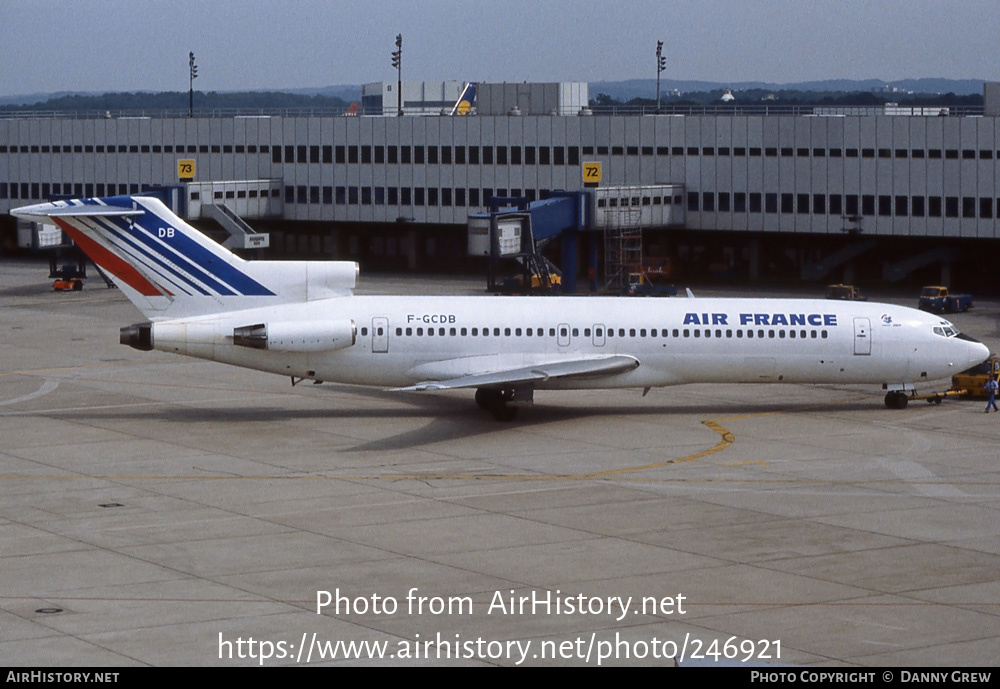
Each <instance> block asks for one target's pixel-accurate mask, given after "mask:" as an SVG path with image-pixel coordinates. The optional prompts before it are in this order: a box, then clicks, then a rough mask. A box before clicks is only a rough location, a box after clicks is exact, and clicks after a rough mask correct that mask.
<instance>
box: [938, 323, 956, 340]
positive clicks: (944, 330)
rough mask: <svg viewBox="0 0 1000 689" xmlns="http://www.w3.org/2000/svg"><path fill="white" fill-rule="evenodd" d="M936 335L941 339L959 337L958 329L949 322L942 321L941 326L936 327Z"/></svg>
mask: <svg viewBox="0 0 1000 689" xmlns="http://www.w3.org/2000/svg"><path fill="white" fill-rule="evenodd" d="M934 334H935V335H940V336H941V337H955V336H956V335H958V329H957V328H956V327H955V326H953V325H952V324H951V323H949V322H948V321H941V325H935V326H934Z"/></svg>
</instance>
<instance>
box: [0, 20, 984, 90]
mask: <svg viewBox="0 0 1000 689" xmlns="http://www.w3.org/2000/svg"><path fill="white" fill-rule="evenodd" d="M998 9H1000V7H998V5H997V3H996V0H964V1H960V0H934V1H931V0H905V1H904V0H837V1H836V2H833V1H831V0H698V1H697V2H695V1H684V0H676V1H675V2H663V1H662V0H659V1H651V0H613V1H611V0H599V1H598V0H549V1H547V2H546V1H542V0H532V1H525V0H517V1H509V2H508V1H505V0H487V1H483V0H467V1H464V2H463V1H459V0H435V1H434V2H420V1H416V0H411V1H405V0H351V1H340V0H336V1H334V0H326V1H323V0H239V1H233V2H222V1H215V2H207V1H206V2H198V1H195V0H74V1H73V2H67V1H66V0H0V31H2V35H3V38H2V40H0V95H13V94H27V93H37V92H51V91H65V90H79V91H136V90H157V91H160V90H163V91H186V90H187V88H188V52H189V51H194V53H195V56H196V60H197V64H198V70H199V78H198V79H197V80H196V81H195V87H196V88H197V89H198V90H202V91H230V90H241V89H263V88H272V89H286V88H287V89H291V88H303V87H315V86H329V85H335V84H361V83H366V82H371V81H383V80H385V81H388V80H394V79H395V70H394V69H393V68H392V66H391V64H390V57H389V53H390V52H391V51H392V50H394V49H395V48H394V46H393V41H394V39H395V37H396V34H397V33H402V34H403V78H404V79H407V80H415V81H418V80H427V81H441V80H446V79H457V80H469V81H588V82H593V81H602V80H619V79H632V78H653V77H655V76H656V71H655V70H656V58H655V49H656V41H657V40H663V41H664V42H665V44H666V46H665V55H666V56H667V70H666V72H664V75H663V76H664V77H665V78H672V79H682V80H689V79H697V80H708V81H720V82H730V83H735V82H740V81H769V82H777V83H788V82H793V81H805V80H816V79H835V78H849V79H867V78H877V79H884V80H893V79H901V78H911V77H948V78H956V79H998V78H1000V59H998V54H997V43H998V40H1000V11H998Z"/></svg>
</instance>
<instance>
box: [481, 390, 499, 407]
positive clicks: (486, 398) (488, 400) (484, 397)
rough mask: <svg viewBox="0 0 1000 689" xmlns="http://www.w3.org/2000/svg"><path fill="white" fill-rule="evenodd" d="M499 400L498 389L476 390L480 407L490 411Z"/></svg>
mask: <svg viewBox="0 0 1000 689" xmlns="http://www.w3.org/2000/svg"><path fill="white" fill-rule="evenodd" d="M499 401H500V393H498V392H497V391H496V390H490V389H489V388H478V389H477V390H476V404H478V405H479V408H480V409H485V410H487V411H489V410H490V408H491V407H492V406H493V405H494V404H496V403H497V402H499Z"/></svg>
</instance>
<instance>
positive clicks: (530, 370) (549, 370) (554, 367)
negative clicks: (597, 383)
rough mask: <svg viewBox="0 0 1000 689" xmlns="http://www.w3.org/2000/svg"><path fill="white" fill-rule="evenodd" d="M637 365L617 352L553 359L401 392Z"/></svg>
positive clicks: (540, 379)
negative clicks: (587, 356) (596, 355)
mask: <svg viewBox="0 0 1000 689" xmlns="http://www.w3.org/2000/svg"><path fill="white" fill-rule="evenodd" d="M638 366H639V360H638V359H636V358H635V357H632V356H625V355H617V356H608V357H601V358H597V359H572V360H570V361H555V362H551V363H547V364H539V365H537V366H525V367H522V368H514V369H508V370H506V371H493V372H491V373H480V374H473V375H468V376H461V377H459V378H452V379H450V380H429V381H424V382H422V383H417V384H416V385H411V386H409V387H405V388H396V390H400V391H404V392H422V391H424V390H452V389H456V388H489V387H502V386H506V385H519V384H525V383H543V382H545V381H547V380H551V379H553V378H583V377H591V376H601V375H612V374H615V373H625V372H626V371H631V370H632V369H635V368H637V367H638Z"/></svg>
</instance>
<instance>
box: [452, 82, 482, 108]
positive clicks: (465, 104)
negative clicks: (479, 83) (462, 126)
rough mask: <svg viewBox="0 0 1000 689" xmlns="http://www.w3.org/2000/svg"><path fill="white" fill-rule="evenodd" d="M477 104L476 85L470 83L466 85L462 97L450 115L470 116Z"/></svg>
mask: <svg viewBox="0 0 1000 689" xmlns="http://www.w3.org/2000/svg"><path fill="white" fill-rule="evenodd" d="M475 102H476V83H475V82H469V83H467V84H466V85H465V89H464V90H463V91H462V95H460V96H459V97H458V100H457V101H456V102H455V105H454V106H453V107H452V109H451V112H450V113H449V114H450V115H468V114H469V113H470V112H471V111H472V106H473V104H474V103H475Z"/></svg>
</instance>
